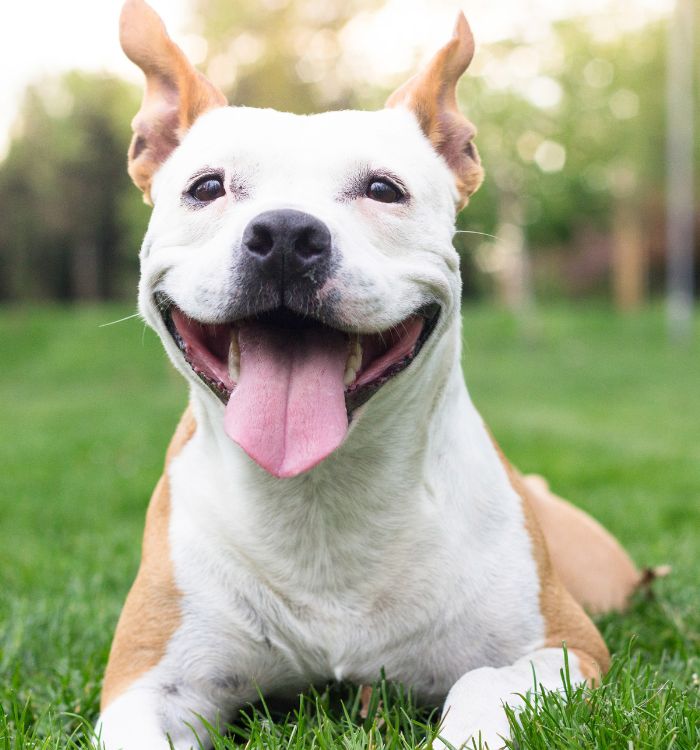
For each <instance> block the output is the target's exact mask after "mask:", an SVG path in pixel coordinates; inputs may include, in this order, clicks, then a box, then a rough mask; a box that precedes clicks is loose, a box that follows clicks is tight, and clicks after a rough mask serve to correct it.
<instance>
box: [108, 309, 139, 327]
mask: <svg viewBox="0 0 700 750" xmlns="http://www.w3.org/2000/svg"><path fill="white" fill-rule="evenodd" d="M139 315H140V313H134V314H133V315H127V316H126V317H125V318H119V320H113V321H112V322H111V323H101V324H100V325H99V326H97V327H98V328H106V327H107V326H114V325H116V324H117V323H123V322H124V321H125V320H131V319H132V318H138V317H139Z"/></svg>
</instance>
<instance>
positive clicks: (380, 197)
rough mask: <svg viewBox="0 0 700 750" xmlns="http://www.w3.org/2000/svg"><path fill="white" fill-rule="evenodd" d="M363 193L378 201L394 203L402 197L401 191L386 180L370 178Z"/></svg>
mask: <svg viewBox="0 0 700 750" xmlns="http://www.w3.org/2000/svg"><path fill="white" fill-rule="evenodd" d="M365 195H366V196H367V197H368V198H371V199H372V200H373V201H379V202H380V203H396V202H397V201H400V200H401V198H403V193H402V192H401V190H399V188H398V187H396V185H394V184H392V183H391V182H389V181H388V180H372V182H370V184H369V186H368V187H367V192H366V193H365Z"/></svg>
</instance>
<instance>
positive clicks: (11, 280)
mask: <svg viewBox="0 0 700 750" xmlns="http://www.w3.org/2000/svg"><path fill="white" fill-rule="evenodd" d="M72 2H73V5H74V6H75V10H76V11H77V10H78V6H79V0H72ZM153 4H154V5H155V7H156V8H157V9H158V10H159V11H160V12H161V14H162V15H163V16H164V17H165V20H166V21H167V22H169V21H171V20H172V21H173V23H169V25H170V26H171V28H172V30H173V35H174V36H175V38H176V40H177V41H178V42H179V43H180V44H182V46H183V47H184V48H185V49H186V51H187V52H188V54H189V55H190V57H191V58H192V59H193V60H194V61H195V62H196V63H197V64H198V66H199V67H200V69H202V70H203V71H204V72H205V73H206V74H207V75H208V76H209V77H211V78H212V79H213V80H214V81H215V82H216V83H217V84H218V85H219V86H221V87H222V88H223V89H224V90H225V91H226V93H227V94H228V95H229V97H230V101H231V102H233V103H235V104H242V105H252V106H274V107H275V108H278V109H286V110H290V111H293V112H315V111H319V110H325V109H337V108H347V107H365V108H366V107H370V108H372V107H380V106H382V103H383V101H384V99H385V97H386V95H387V93H389V92H390V91H391V90H392V88H393V87H394V86H396V85H397V84H399V83H400V82H401V81H402V80H404V79H405V78H406V76H408V75H410V74H411V72H412V71H413V70H414V69H415V68H416V67H417V66H418V65H419V64H420V62H421V61H422V60H423V59H425V57H426V55H428V54H430V51H431V50H432V49H434V48H435V46H436V45H437V44H439V43H441V41H442V40H444V39H446V38H447V36H448V35H449V33H450V27H451V23H452V22H453V19H454V15H455V13H456V11H457V9H458V8H460V7H462V6H464V10H465V11H466V12H467V15H468V17H469V18H470V20H471V22H472V26H473V28H474V30H475V34H476V36H477V42H478V48H477V55H476V58H475V60H474V63H473V65H472V67H471V69H470V73H469V75H467V76H466V77H465V78H464V79H463V82H462V84H461V87H460V100H461V104H462V107H463V109H464V111H465V112H466V113H467V114H468V116H469V117H470V118H471V119H472V120H473V121H474V122H475V123H476V124H477V126H478V128H479V136H478V139H477V143H478V145H479V148H480V151H481V154H482V158H483V161H484V164H485V167H486V171H487V180H486V182H485V184H484V187H483V188H482V189H481V190H480V192H479V193H478V194H477V195H476V196H475V198H474V199H473V201H472V202H471V204H470V206H469V207H468V209H467V210H465V211H464V212H463V213H462V214H461V216H460V217H459V229H460V230H466V231H463V232H462V233H460V234H458V235H457V236H456V239H455V243H456V246H457V248H458V250H459V251H460V254H461V255H462V259H463V277H464V292H465V296H467V297H495V298H496V299H498V300H500V301H501V302H503V303H505V304H506V305H508V306H510V307H514V308H516V309H523V308H527V307H528V306H530V305H532V303H533V301H536V300H537V299H539V298H545V299H551V298H557V297H602V298H606V299H610V300H612V302H613V303H614V304H615V305H616V306H617V307H619V308H623V309H634V308H637V307H640V306H642V305H644V304H645V302H646V301H647V300H649V299H650V298H653V297H654V296H661V295H662V294H664V293H665V292H666V285H665V282H666V280H667V278H668V274H667V263H668V245H669V240H668V237H669V226H668V223H667V214H668V210H667V198H668V184H669V166H670V164H671V163H672V161H669V154H671V155H672V154H673V152H672V151H669V148H671V147H670V146H669V143H671V142H672V141H673V137H674V136H673V134H674V132H676V133H680V136H681V139H682V137H683V134H684V132H685V133H686V136H685V138H686V141H687V140H688V135H687V123H689V122H691V120H692V117H693V115H694V116H695V119H696V120H697V119H698V117H697V116H698V114H699V110H700V104H699V101H700V99H698V97H697V95H694V93H693V92H695V94H696V93H697V86H698V82H697V72H698V71H699V70H700V45H698V44H696V45H695V49H694V50H693V46H692V36H691V34H690V31H691V30H692V26H693V25H697V24H698V21H699V20H700V13H696V14H695V19H692V13H691V11H692V6H693V5H694V2H693V0H677V3H676V2H674V0H631V1H630V2H624V3H623V2H619V1H616V0H596V1H595V2H587V3H580V2H577V0H566V1H565V0H559V2H553V0H549V1H548V0H539V1H538V2H532V3H528V4H525V5H527V6H528V7H527V8H524V7H522V6H523V5H524V4H522V3H520V4H518V3H514V2H510V1H509V0H501V2H500V3H485V2H481V1H479V2H476V1H472V2H470V3H464V4H462V3H456V2H455V1H454V0H431V2H430V3H428V2H413V1H407V0H402V1H401V2H399V0H383V2H377V0H371V1H370V0H342V1H341V0H324V2H320V1H319V0H236V2H232V1H231V0H185V1H184V2H172V1H171V2H170V4H168V0H161V2H158V0H156V1H155V2H154V3H153ZM40 5H41V4H40ZM98 5H101V4H98ZM118 6H119V3H118V2H112V1H111V0H110V2H107V3H105V13H104V23H105V24H108V23H109V34H110V36H108V39H109V44H107V45H103V46H106V47H107V48H108V49H107V52H108V54H106V55H105V58H104V59H105V62H104V65H105V66H106V69H103V70H99V71H96V70H94V69H90V70H81V69H75V70H65V69H64V68H65V67H66V62H65V61H66V60H67V61H70V60H71V59H72V58H71V57H70V56H69V55H67V56H66V55H64V56H63V57H61V60H63V62H61V64H57V65H56V66H53V67H52V65H51V64H50V59H51V58H50V56H49V57H47V60H48V61H49V62H46V63H44V65H43V67H41V68H39V69H37V70H38V71H39V73H34V75H35V76H36V75H39V77H38V78H34V79H33V80H32V79H31V77H30V80H29V81H28V85H27V86H26V88H25V89H24V90H23V92H22V93H21V94H20V98H19V100H18V101H15V103H14V108H11V109H12V110H13V115H12V117H11V118H10V119H11V120H12V125H11V128H10V130H9V131H8V133H7V134H6V137H5V139H4V143H5V146H4V159H3V160H2V161H0V211H1V212H2V221H0V302H18V301H28V300H29V301H32V300H33V301H37V300H42V301H44V300H60V301H70V302H73V301H78V300H107V299H125V298H127V299H128V298H132V297H133V295H134V289H135V285H136V279H137V273H138V269H137V253H138V247H139V244H140V238H141V236H142V234H143V230H144V227H145V224H146V222H147V219H148V209H147V207H145V206H144V205H143V204H142V203H141V199H140V195H139V193H138V191H137V190H135V189H134V188H133V187H132V186H131V185H130V182H129V179H128V177H127V176H126V172H125V168H124V167H125V151H126V147H127V144H128V141H129V138H130V128H129V122H130V120H131V117H132V116H133V115H134V113H135V112H136V110H137V108H138V102H139V100H140V93H141V84H140V77H139V74H138V71H136V69H135V68H134V69H133V70H132V69H131V68H129V67H128V66H127V65H120V66H115V65H113V64H112V63H111V60H112V59H113V58H114V57H115V55H116V56H118V54H119V53H118V48H117V40H116V13H118ZM91 13H92V14H93V15H92V16H91V19H92V22H93V23H95V22H96V21H99V18H100V17H99V16H96V15H95V13H97V11H96V10H95V7H94V5H93V8H92V10H91ZM674 13H676V14H680V15H679V17H680V18H681V22H680V24H679V23H678V22H676V32H675V33H676V37H674V31H673V22H672V20H673V17H674ZM683 13H685V14H686V16H685V17H683V15H682V14H683ZM169 15H171V16H172V19H171V18H170V17H169ZM689 19H690V24H689V23H688V20H689ZM67 20H69V19H67ZM76 23H78V19H72V22H71V23H70V24H69V27H70V29H71V30H72V32H73V36H70V35H69V34H68V33H67V31H66V33H65V34H64V36H65V37H66V39H65V43H67V44H69V45H70V44H73V41H72V40H73V39H74V38H76V37H75V28H76V27H75V24H76ZM679 26H680V28H681V31H683V28H684V26H685V27H687V28H686V29H685V32H686V40H685V43H683V39H682V38H681V40H680V42H679V40H678V37H677V34H678V32H677V29H678V28H679ZM179 27H181V28H179ZM66 29H68V27H66ZM27 31H28V33H31V32H30V31H29V30H27ZM99 32H100V34H105V29H104V28H102V25H100V29H99ZM80 33H81V34H82V35H83V36H85V35H86V34H87V35H90V30H89V29H82V31H80ZM696 36H697V37H700V35H696ZM54 38H55V39H56V41H55V44H56V48H57V53H58V51H59V50H60V49H61V48H62V42H61V37H60V35H59V37H58V38H56V37H55V36H54ZM77 38H79V37H77ZM24 49H26V47H25V48H24ZM674 50H675V51H676V52H678V51H680V53H681V56H680V61H679V60H676V62H675V63H673V61H672V58H673V55H674ZM64 51H65V50H64ZM35 54H38V53H35ZM58 57H60V56H59V55H58V54H57V59H58ZM93 57H95V58H96V59H99V60H102V58H100V56H99V55H98V54H97V53H94V54H93ZM676 57H678V55H676ZM75 59H76V60H77V61H78V63H79V64H81V65H82V64H84V61H83V59H82V58H80V57H79V56H78V57H76V58H75ZM674 65H675V67H674ZM54 67H55V68H56V70H57V72H52V71H53V70H54ZM132 67H133V66H132ZM113 69H115V70H114V72H112V71H113ZM125 71H126V75H127V76H129V75H130V76H131V77H130V78H128V80H127V78H125V77H124V72H125ZM684 71H686V72H684ZM687 71H690V75H691V76H694V77H695V81H694V82H692V77H691V83H690V88H688V82H687V80H686V79H687V76H688V73H687ZM27 75H29V74H27ZM684 76H685V78H684ZM683 86H685V89H683ZM674 87H675V89H674ZM19 90H20V87H19V85H18V84H17V83H16V82H15V92H17V91H19ZM674 90H675V91H676V92H677V93H676V99H675V100H674V98H673V96H674V94H673V91H674ZM684 91H685V93H683V92H684ZM678 92H680V94H679V93H678ZM679 96H680V99H679ZM679 102H680V103H679ZM684 128H685V131H684ZM690 138H691V144H692V157H691V158H690V159H688V158H683V162H684V164H682V165H681V167H683V169H684V172H683V176H682V178H683V179H685V181H686V182H685V184H686V185H687V184H688V181H689V180H690V181H691V182H692V184H694V186H695V189H696V195H700V190H698V188H700V185H699V184H698V183H699V182H700V170H697V169H696V170H695V171H694V173H693V172H692V163H695V164H697V162H698V159H699V157H700V139H698V138H693V137H692V133H691V135H690ZM339 147H342V146H341V145H340V144H339ZM687 192H688V191H687V190H685V191H683V194H684V195H685V200H686V201H687V202H689V203H690V205H691V208H692V216H691V219H690V224H689V222H688V216H687V214H688V210H687V209H686V211H685V213H686V216H685V220H684V221H685V223H683V219H682V217H681V224H680V231H681V234H682V240H683V238H685V244H686V246H690V247H691V252H690V255H694V256H695V257H696V258H697V256H698V253H699V249H700V245H699V244H698V242H697V239H692V238H691V237H690V234H689V233H690V231H691V230H692V227H696V226H697V225H698V224H699V223H700V211H698V210H697V205H696V202H695V201H694V200H693V199H692V197H690V196H688V195H687ZM676 203H679V202H678V201H677V202H676ZM680 203H682V201H680ZM681 208H682V206H681ZM697 237H698V233H697V232H696V233H695V238H697ZM698 266H700V264H698V263H696V264H695V269H697V268H698ZM680 268H681V276H683V275H685V276H686V277H688V278H686V279H685V280H684V281H681V282H677V283H681V284H684V287H683V290H681V293H684V294H685V295H686V297H687V296H688V294H690V293H691V292H690V291H689V290H691V281H693V280H694V279H693V278H691V277H696V276H697V270H693V267H692V265H691V264H690V263H689V262H688V258H687V257H686V258H685V260H684V261H683V262H682V263H681V266H680ZM694 287H695V288H697V284H694ZM686 302H687V299H686Z"/></svg>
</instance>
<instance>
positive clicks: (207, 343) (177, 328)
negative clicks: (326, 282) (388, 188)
mask: <svg viewBox="0 0 700 750" xmlns="http://www.w3.org/2000/svg"><path fill="white" fill-rule="evenodd" d="M154 302H155V304H156V307H157V309H158V310H159V312H160V315H161V317H162V319H163V321H164V323H165V326H166V328H167V329H168V332H169V333H170V335H171V336H172V338H173V340H174V341H175V343H176V345H177V347H178V349H179V350H180V352H181V353H182V355H183V357H184V359H185V361H186V362H187V364H188V365H189V367H190V368H191V369H192V370H193V372H194V373H195V374H196V375H197V376H198V377H199V378H200V380H202V382H203V383H204V384H205V385H206V386H207V387H208V388H209V389H210V390H211V391H212V392H213V393H214V394H215V395H216V396H217V397H218V398H219V399H220V400H221V401H222V402H223V403H224V404H226V403H227V402H228V400H229V398H230V396H231V393H232V392H233V390H234V389H235V386H236V380H235V378H233V377H232V375H231V372H230V358H231V356H232V354H231V348H232V346H233V347H235V346H236V331H237V328H238V327H240V326H241V325H245V323H246V321H248V320H253V319H254V320H257V321H263V322H265V323H267V324H269V325H272V326H278V327H281V328H285V329H290V330H294V329H295V328H305V327H325V328H331V329H333V330H336V331H338V332H340V333H343V334H344V335H345V336H346V337H347V339H348V342H349V343H348V345H349V355H350V347H351V346H352V342H353V341H355V340H357V339H359V341H360V342H361V343H362V350H363V351H364V352H367V351H369V352H373V353H374V355H376V356H371V355H370V359H367V356H365V357H363V358H362V363H361V365H360V367H359V368H358V370H357V373H356V377H355V378H354V379H353V380H352V382H350V383H347V384H346V387H345V402H346V406H347V410H348V414H351V413H352V412H353V411H354V410H355V409H357V408H358V407H359V406H361V405H362V404H364V403H365V402H366V401H368V400H369V398H370V397H371V396H372V395H374V394H375V393H376V392H377V391H378V390H379V389H380V388H381V387H382V386H383V385H385V384H386V383H387V382H388V381H389V380H392V379H393V378H394V377H395V376H396V375H398V374H399V373H400V372H402V371H403V370H405V369H406V368H407V367H408V366H409V365H410V364H411V363H412V362H413V360H414V359H415V358H416V357H417V356H418V353H419V352H420V350H421V349H422V347H423V345H424V344H425V342H426V341H427V339H428V338H429V336H430V334H431V333H432V332H433V330H434V329H435V326H436V325H437V321H438V318H439V316H440V306H439V305H438V304H437V303H435V302H433V303H428V304H425V305H422V306H421V307H419V308H418V309H417V310H415V311H414V312H413V313H412V314H411V315H409V316H407V317H406V318H404V319H403V320H402V321H400V322H399V323H398V324H396V325H394V326H390V327H388V328H387V329H385V330H383V331H381V332H376V331H370V332H363V331H362V330H361V329H360V331H357V329H356V328H355V329H350V328H349V327H340V326H336V325H329V324H327V323H325V322H324V321H321V320H319V319H317V318H314V317H311V316H302V315H298V314H296V313H294V312H293V311H291V310H288V309H286V308H278V309H276V310H272V311H267V312H265V313H261V314H259V315H255V316H250V317H247V318H242V319H236V320H231V321H223V322H216V323H208V322H205V321H198V320H196V319H194V318H192V317H190V316H188V315H187V314H186V313H185V312H184V311H183V310H182V309H181V308H180V307H179V306H178V305H177V304H176V303H175V302H174V301H173V300H172V299H171V298H170V297H169V296H168V295H166V294H165V293H163V292H156V294H155V295H154ZM418 321H419V322H420V332H419V333H418V335H417V337H416V338H415V341H414V342H413V343H412V345H411V342H410V341H409V342H408V344H409V346H408V347H406V346H404V347H403V348H402V347H401V341H402V336H405V335H406V329H407V327H408V325H409V324H412V325H413V326H414V332H415V327H416V326H417V325H418ZM387 341H388V346H387ZM232 342H233V343H232ZM392 353H394V354H395V355H396V356H397V357H398V358H392V356H391V354H392ZM382 360H384V362H382ZM383 365H385V366H383Z"/></svg>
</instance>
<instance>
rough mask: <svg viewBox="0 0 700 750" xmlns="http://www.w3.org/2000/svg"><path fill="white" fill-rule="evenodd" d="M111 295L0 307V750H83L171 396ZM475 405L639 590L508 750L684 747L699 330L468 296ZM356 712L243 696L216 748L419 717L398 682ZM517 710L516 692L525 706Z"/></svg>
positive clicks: (691, 659) (373, 736) (141, 337)
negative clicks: (668, 336)
mask: <svg viewBox="0 0 700 750" xmlns="http://www.w3.org/2000/svg"><path fill="white" fill-rule="evenodd" d="M129 313H130V310H128V309H125V308H123V307H116V306H114V307H103V308H80V309H73V310H66V309H59V308H50V309H41V310H29V309H27V310H11V311H10V310H4V311H0V341H2V348H3V351H4V356H3V370H2V373H0V403H1V404H2V412H3V416H2V421H1V422H0V430H1V435H0V436H1V437H2V439H1V440H0V519H1V520H0V532H1V535H0V750H20V748H46V749H48V748H64V747H69V748H73V747H76V748H77V747H80V748H84V747H89V746H90V745H89V741H88V740H87V739H86V732H87V730H86V725H87V723H89V722H90V721H93V720H94V719H95V718H96V715H97V710H98V701H99V690H100V679H101V676H102V672H103V669H104V665H105V661H106V658H107V653H108V649H109V643H110V638H111V636H112V632H113V629H114V625H115V622H116V619H117V616H118V614H119V610H120V607H121V604H122V602H123V599H124V597H125V594H126V591H127V590H128V587H129V585H130V583H131V581H132V579H133V577H134V574H135V571H136V567H137V564H138V557H139V544H140V535H141V530H142V524H143V517H144V513H145V508H146V503H147V500H148V497H149V494H150V491H151V488H152V487H153V485H154V483H155V481H156V480H157V478H158V476H159V473H160V470H161V465H162V460H163V455H164V450H165V446H166V444H167V441H168V438H169V435H170V434H171V432H172V430H173V428H174V426H175V424H176V422H177V419H178V415H179V412H180V411H181V410H182V408H183V407H184V404H185V398H186V394H185V389H184V387H183V384H182V383H181V382H180V379H179V377H178V376H176V374H175V373H174V372H171V370H170V368H169V366H168V364H167V363H166V361H165V357H164V355H163V354H162V352H161V351H160V345H159V343H158V341H157V340H156V338H155V336H154V335H153V334H151V333H150V331H144V329H143V325H142V324H141V323H140V322H139V321H138V320H128V321H124V322H122V323H119V324H116V325H112V326H107V327H100V324H102V323H107V322H109V321H112V320H115V319H117V318H120V317H123V316H124V315H128V314H129ZM464 320H465V334H464V340H465V351H464V363H465V369H466V372H467V380H468V382H469V384H470V390H471V393H472V396H473V398H474V400H475V401H476V403H477V405H478V406H479V407H480V409H481V411H482V413H483V415H484V417H485V418H486V420H487V422H488V423H489V424H490V426H491V428H492V430H493V432H494V433H495V435H496V436H497V438H498V440H499V441H500V443H501V445H502V446H503V448H504V449H505V451H506V453H507V454H508V455H509V456H510V458H511V459H512V460H513V461H514V462H515V463H516V464H517V465H518V466H519V467H520V468H521V469H522V470H524V471H528V472H529V471H534V472H540V473H543V474H545V475H546V476H547V477H548V479H549V480H550V482H551V485H552V487H553V489H554V490H555V491H557V492H558V493H560V494H563V495H564V496H566V497H568V498H570V499H572V500H573V501H575V502H576V503H577V504H578V505H580V506H581V507H583V508H585V509H586V510H588V511H590V512H591V513H593V514H594V515H595V516H596V517H597V518H598V519H600V520H601V521H602V522H603V523H604V524H605V525H606V526H607V527H608V528H610V529H611V530H612V531H613V532H614V533H615V534H616V535H617V536H618V537H619V538H620V539H621V540H622V541H623V543H624V544H625V546H626V547H627V549H629V551H630V552H631V554H632V555H633V557H634V558H635V560H636V561H637V563H638V564H640V565H658V564H661V563H670V564H671V565H672V566H673V573H672V575H671V576H670V577H668V578H667V579H665V580H663V581H660V582H658V583H657V585H656V587H655V592H654V593H655V595H654V596H653V597H652V598H648V597H642V596H640V597H639V598H638V599H637V600H636V601H635V602H634V603H633V606H632V607H631V609H630V611H629V612H627V613H626V614H624V615H614V616H613V615H610V616H606V617H604V618H602V619H600V620H599V621H598V623H599V626H600V627H601V629H602V631H603V633H604V635H605V637H606V640H607V642H608V644H609V646H610V647H611V649H612V651H613V652H614V654H615V660H614V666H613V670H612V673H611V675H610V677H609V678H608V679H607V680H606V682H605V684H604V685H603V686H602V687H601V688H599V689H597V690H595V691H593V692H592V693H590V692H588V693H586V694H584V693H583V692H582V691H580V690H579V691H576V690H574V691H573V693H572V694H571V696H570V699H569V701H568V702H564V701H563V700H562V699H561V698H560V697H558V696H557V695H550V696H547V697H544V698H543V697H541V696H537V697H534V698H533V699H532V701H533V704H534V703H535V702H538V703H539V706H540V709H541V710H540V713H539V715H538V716H534V714H533V711H532V710H526V711H524V712H523V714H520V715H519V716H517V717H513V719H512V721H513V724H514V730H515V736H516V745H515V746H517V747H519V748H538V749H542V750H544V749H545V748H555V747H557V748H558V747H561V748H569V747H570V748H621V749H622V750H630V749H631V748H634V749H635V750H636V749H639V748H680V749H681V750H686V749H688V750H689V749H690V748H700V729H699V728H698V726H699V725H700V698H699V692H700V680H699V678H698V673H699V672H700V656H699V655H698V653H699V651H700V590H699V588H698V581H700V339H698V338H696V339H695V340H694V342H693V344H692V345H687V346H680V347H679V346H671V345H669V344H668V343H667V342H666V340H665V337H664V321H663V316H662V314H661V311H660V310H658V309H655V310H651V311H648V312H645V313H643V314H640V315H638V316H634V317H631V316H630V317H617V316H615V315H613V314H612V313H610V311H608V310H607V309H605V308H603V307H583V306H578V307H556V308H549V309H544V310H541V311H539V312H537V313H536V314H535V315H533V316H532V318H531V319H530V320H529V321H527V323H526V324H519V323H517V322H516V321H514V320H513V319H512V318H511V317H510V316H509V315H508V314H506V313H504V312H499V311H495V310H493V309H489V308H486V307H467V308H466V310H465V313H464ZM380 699H381V708H380V709H379V711H378V713H377V712H376V711H375V710H374V707H373V710H371V711H370V713H369V718H367V719H364V720H363V719H362V718H361V716H360V715H359V705H358V693H357V690H356V689H355V688H354V687H353V686H349V685H341V686H335V687H332V688H331V689H329V690H327V691H326V692H324V693H321V694H316V693H309V694H307V695H305V696H303V697H302V698H301V699H300V706H299V708H298V710H297V712H296V713H293V714H290V715H289V716H286V715H284V714H279V713H272V715H271V716H270V715H268V714H267V713H266V709H265V708H264V707H261V708H256V709H250V710H248V711H247V713H246V714H245V715H242V716H241V717H240V718H239V719H238V720H237V722H236V725H235V727H234V728H233V729H232V730H231V731H230V732H229V734H228V735H227V736H226V737H221V736H219V735H217V737H216V744H217V747H227V748H231V747H234V746H240V747H243V746H244V745H245V744H246V743H248V746H249V747H250V748H263V747H265V748H299V749H300V748H320V749H321V750H325V749H326V748H344V749H346V750H350V749H352V748H358V749H359V748H368V749H369V748H381V747H391V748H403V747H411V746H416V745H418V744H419V743H420V742H422V741H423V740H424V739H425V738H426V737H428V738H429V737H430V736H431V735H432V732H433V731H434V725H431V724H430V723H429V722H430V719H431V718H434V714H431V713H430V709H429V708H416V707H414V706H413V704H412V702H411V700H410V696H406V695H405V694H404V693H403V691H402V690H401V689H400V688H398V687H397V686H392V685H387V684H384V683H380V684H379V689H377V690H375V691H374V696H373V700H374V702H375V704H377V703H378V702H379V700H380ZM533 707H534V706H533Z"/></svg>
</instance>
